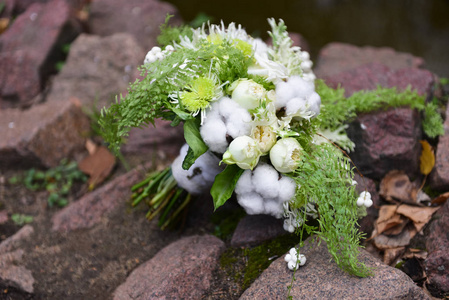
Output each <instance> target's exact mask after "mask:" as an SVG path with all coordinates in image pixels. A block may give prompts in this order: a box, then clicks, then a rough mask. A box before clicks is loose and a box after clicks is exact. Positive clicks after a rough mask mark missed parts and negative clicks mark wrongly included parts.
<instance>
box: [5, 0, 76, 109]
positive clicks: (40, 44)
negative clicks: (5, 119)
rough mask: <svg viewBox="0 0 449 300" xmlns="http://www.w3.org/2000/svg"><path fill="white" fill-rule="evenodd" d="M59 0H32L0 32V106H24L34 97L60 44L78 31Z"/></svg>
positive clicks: (52, 69)
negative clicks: (35, 0)
mask: <svg viewBox="0 0 449 300" xmlns="http://www.w3.org/2000/svg"><path fill="white" fill-rule="evenodd" d="M79 30H80V28H79V26H78V24H77V23H76V21H75V20H74V18H73V16H72V11H71V9H70V7H69V6H68V4H67V3H66V2H65V1H63V0H52V1H50V2H49V3H47V4H41V3H34V4H33V5H31V6H30V7H29V8H28V9H27V10H26V12H24V13H23V14H21V15H19V17H17V19H16V20H15V21H14V22H13V24H12V25H11V27H9V28H8V30H7V31H6V32H4V33H3V34H2V35H1V36H0V49H1V50H0V107H1V108H5V107H26V106H29V105H31V104H33V102H35V101H37V99H35V96H37V95H38V94H39V92H40V91H41V89H42V88H43V87H44V85H45V81H46V80H47V78H48V76H49V75H50V74H51V73H54V72H55V63H56V62H57V61H58V60H60V59H62V58H63V53H62V51H61V46H62V45H63V44H66V43H69V42H71V41H72V40H73V39H74V38H75V36H76V35H77V34H78V33H79Z"/></svg>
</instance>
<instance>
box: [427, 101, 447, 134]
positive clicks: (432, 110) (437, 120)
mask: <svg viewBox="0 0 449 300" xmlns="http://www.w3.org/2000/svg"><path fill="white" fill-rule="evenodd" d="M422 127H423V129H424V132H425V133H426V135H427V136H428V137H430V138H435V137H437V136H439V135H444V126H443V118H442V117H441V115H440V113H439V112H438V105H437V104H435V103H433V102H430V103H428V104H427V105H426V107H425V109H424V119H423V122H422Z"/></svg>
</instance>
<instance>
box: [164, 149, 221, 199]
mask: <svg viewBox="0 0 449 300" xmlns="http://www.w3.org/2000/svg"><path fill="white" fill-rule="evenodd" d="M188 148H189V146H188V145H187V144H185V145H184V146H183V147H182V148H181V150H180V154H179V156H178V157H177V158H176V159H175V160H174V161H173V163H172V165H171V168H172V174H173V177H174V178H175V180H176V182H177V183H178V185H179V186H180V187H182V188H183V189H185V190H186V191H188V192H189V193H191V194H192V195H199V194H201V193H205V192H207V191H208V190H209V189H210V188H211V186H212V184H213V182H214V179H215V176H216V175H217V174H218V173H220V172H221V171H222V170H223V168H222V167H220V166H219V165H218V164H219V162H220V160H219V159H218V158H216V157H215V155H213V154H212V153H210V152H206V153H204V154H203V155H201V156H200V157H198V158H197V160H196V161H195V163H194V164H193V165H192V166H191V167H190V169H189V170H184V169H183V168H182V162H183V161H184V158H185V156H186V155H187V150H188Z"/></svg>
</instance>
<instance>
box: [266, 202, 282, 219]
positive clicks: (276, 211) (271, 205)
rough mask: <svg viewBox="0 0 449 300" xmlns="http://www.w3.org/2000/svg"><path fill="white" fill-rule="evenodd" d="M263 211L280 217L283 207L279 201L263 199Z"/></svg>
mask: <svg viewBox="0 0 449 300" xmlns="http://www.w3.org/2000/svg"><path fill="white" fill-rule="evenodd" d="M264 205H265V213H266V214H269V215H272V216H273V217H275V218H277V219H280V218H281V217H282V215H283V213H284V209H283V207H282V203H279V202H277V201H275V200H273V201H265V202H264Z"/></svg>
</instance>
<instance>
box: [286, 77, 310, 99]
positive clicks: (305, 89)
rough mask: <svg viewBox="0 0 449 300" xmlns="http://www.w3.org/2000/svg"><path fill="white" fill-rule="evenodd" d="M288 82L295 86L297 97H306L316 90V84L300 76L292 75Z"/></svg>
mask: <svg viewBox="0 0 449 300" xmlns="http://www.w3.org/2000/svg"><path fill="white" fill-rule="evenodd" d="M288 84H289V85H290V86H292V87H293V89H294V92H295V96H296V97H300V98H306V97H307V96H309V95H310V94H312V93H313V92H314V91H315V85H314V84H313V83H312V82H309V81H306V80H304V79H303V78H301V77H300V76H292V77H290V79H289V80H288Z"/></svg>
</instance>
